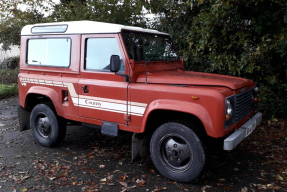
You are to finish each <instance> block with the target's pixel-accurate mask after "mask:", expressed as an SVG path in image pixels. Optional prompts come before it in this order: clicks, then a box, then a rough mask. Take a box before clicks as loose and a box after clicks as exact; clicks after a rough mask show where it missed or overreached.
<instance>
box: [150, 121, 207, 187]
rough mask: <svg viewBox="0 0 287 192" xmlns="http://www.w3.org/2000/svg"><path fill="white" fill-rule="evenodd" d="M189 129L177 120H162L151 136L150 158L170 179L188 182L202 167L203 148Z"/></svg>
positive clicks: (197, 174) (190, 128)
mask: <svg viewBox="0 0 287 192" xmlns="http://www.w3.org/2000/svg"><path fill="white" fill-rule="evenodd" d="M192 128H193V127H186V126H185V125H183V124H180V123H165V124H163V125H161V126H160V127H159V128H157V130H156V131H155V132H154V134H153V135H152V138H151V141H150V153H151V158H152V161H153V163H154V165H155V167H156V168H157V170H158V171H159V172H160V173H161V174H162V175H164V176H165V177H167V178H169V179H171V180H175V181H179V182H190V181H192V180H194V179H196V178H197V177H198V176H199V175H200V173H201V172H202V170H203V167H204V163H205V152H204V148H203V146H202V143H201V141H200V139H199V137H198V136H197V135H196V134H195V132H194V131H193V130H192ZM194 128H195V127H194ZM194 130H196V129H194Z"/></svg>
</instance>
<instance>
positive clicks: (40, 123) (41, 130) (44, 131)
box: [35, 113, 51, 139]
mask: <svg viewBox="0 0 287 192" xmlns="http://www.w3.org/2000/svg"><path fill="white" fill-rule="evenodd" d="M35 125H36V130H37V132H38V134H39V135H40V136H41V137H43V138H45V139H47V138H48V137H49V136H50V135H51V123H50V120H49V118H48V117H47V116H46V115H45V114H44V113H41V114H39V115H38V116H37V118H36V122H35Z"/></svg>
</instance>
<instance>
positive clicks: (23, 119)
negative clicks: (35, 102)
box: [17, 106, 30, 131]
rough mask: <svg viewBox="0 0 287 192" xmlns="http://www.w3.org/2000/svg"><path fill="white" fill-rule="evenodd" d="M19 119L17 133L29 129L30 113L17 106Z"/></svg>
mask: <svg viewBox="0 0 287 192" xmlns="http://www.w3.org/2000/svg"><path fill="white" fill-rule="evenodd" d="M17 112H18V119H19V125H20V126H19V131H25V130H27V129H30V112H29V111H27V110H25V109H24V108H23V107H21V106H19V107H18V108H17Z"/></svg>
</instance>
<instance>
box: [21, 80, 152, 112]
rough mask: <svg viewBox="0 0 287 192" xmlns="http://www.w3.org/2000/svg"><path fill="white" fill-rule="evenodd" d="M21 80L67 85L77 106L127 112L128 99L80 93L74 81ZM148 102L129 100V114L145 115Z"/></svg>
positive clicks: (58, 85) (33, 82)
mask: <svg viewBox="0 0 287 192" xmlns="http://www.w3.org/2000/svg"><path fill="white" fill-rule="evenodd" d="M20 82H21V85H22V86H26V85H27V83H32V84H40V85H49V86H56V87H67V88H68V91H69V94H70V96H71V98H72V102H73V104H74V105H75V106H79V107H84V108H89V109H95V110H101V111H110V112H115V113H122V114H125V113H127V101H124V100H116V99H108V98H101V97H92V96H86V95H78V94H77V92H76V90H75V87H74V85H73V83H66V82H60V81H50V80H39V79H32V78H23V77H20ZM146 107H147V104H146V103H137V102H131V101H129V102H128V108H129V114H130V115H135V116H143V114H144V112H145V110H146Z"/></svg>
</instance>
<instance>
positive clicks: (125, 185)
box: [119, 182, 128, 188]
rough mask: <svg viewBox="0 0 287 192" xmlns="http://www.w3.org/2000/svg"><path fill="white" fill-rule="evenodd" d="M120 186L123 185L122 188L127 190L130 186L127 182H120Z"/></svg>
mask: <svg viewBox="0 0 287 192" xmlns="http://www.w3.org/2000/svg"><path fill="white" fill-rule="evenodd" d="M119 184H121V185H122V186H124V187H125V188H127V187H128V184H127V183H126V182H119Z"/></svg>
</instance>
